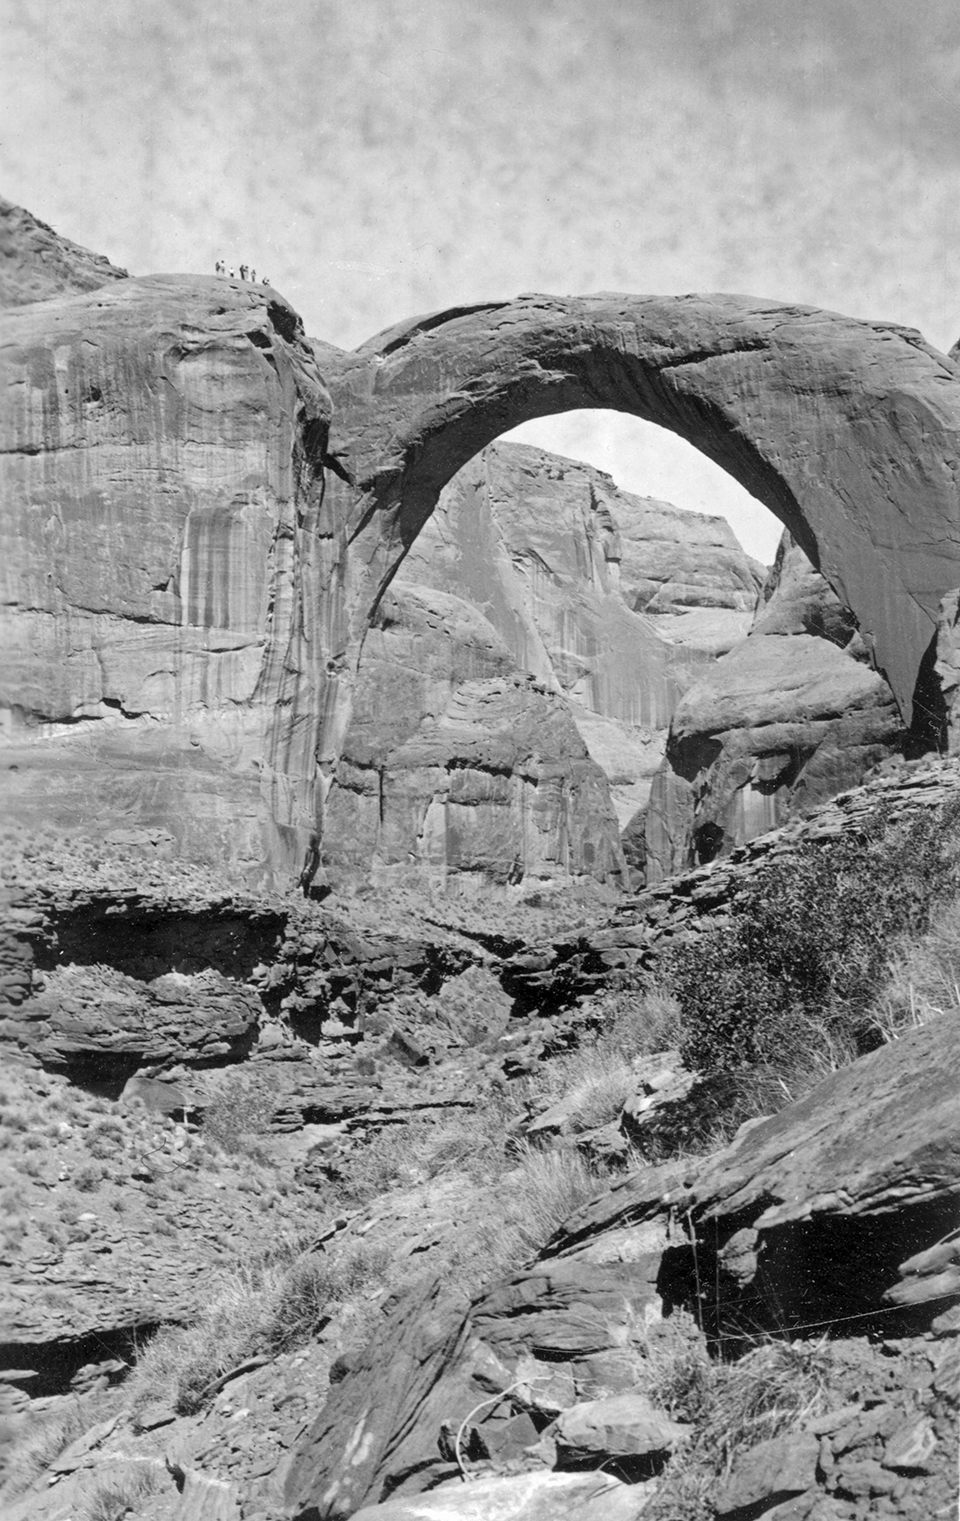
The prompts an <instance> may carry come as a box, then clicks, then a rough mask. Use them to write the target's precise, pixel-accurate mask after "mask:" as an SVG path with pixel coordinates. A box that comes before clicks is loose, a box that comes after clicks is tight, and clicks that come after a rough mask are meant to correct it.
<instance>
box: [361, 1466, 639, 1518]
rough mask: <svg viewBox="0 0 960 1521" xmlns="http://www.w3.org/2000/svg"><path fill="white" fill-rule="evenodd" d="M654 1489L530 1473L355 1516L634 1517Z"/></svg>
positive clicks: (389, 1503) (447, 1487)
mask: <svg viewBox="0 0 960 1521" xmlns="http://www.w3.org/2000/svg"><path fill="white" fill-rule="evenodd" d="M654 1491H655V1487H654V1486H653V1485H650V1484H642V1485H636V1484H623V1483H621V1481H620V1480H619V1479H615V1478H611V1477H610V1475H609V1474H596V1473H585V1474H570V1473H562V1474H561V1473H525V1474H516V1475H514V1476H511V1477H507V1478H483V1479H474V1480H472V1481H471V1482H470V1483H469V1484H463V1483H456V1484H442V1485H441V1486H440V1488H439V1489H433V1490H431V1491H430V1493H429V1494H426V1495H417V1496H415V1497H412V1498H405V1499H399V1500H386V1501H384V1503H383V1504H382V1505H371V1506H365V1507H364V1508H363V1510H360V1511H356V1512H355V1513H354V1517H353V1521H634V1517H635V1516H640V1515H642V1514H643V1511H644V1509H645V1508H646V1506H647V1504H648V1503H649V1502H650V1500H652V1498H653V1494H654Z"/></svg>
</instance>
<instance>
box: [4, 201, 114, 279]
mask: <svg viewBox="0 0 960 1521" xmlns="http://www.w3.org/2000/svg"><path fill="white" fill-rule="evenodd" d="M125 279H127V271H126V270H125V269H117V267H116V266H115V265H113V264H111V263H110V260H109V259H106V258H104V256H103V254H95V253H91V252H90V250H89V249H88V248H80V247H79V245H78V244H76V243H71V242H70V241H69V240H68V239H67V238H62V237H60V235H59V233H56V232H54V230H53V228H52V227H48V226H47V224H46V223H45V222H41V221H38V219H37V218H36V217H35V216H31V214H30V212H29V211H25V210H24V208H23V207H22V206H14V205H13V204H12V203H11V202H10V201H5V200H4V199H3V197H2V196H0V306H25V305H27V303H28V302H30V301H48V300H49V299H50V298H51V297H52V296H66V295H72V294H74V292H76V291H88V290H99V289H100V287H101V286H103V285H109V284H110V282H111V281H112V280H125Z"/></svg>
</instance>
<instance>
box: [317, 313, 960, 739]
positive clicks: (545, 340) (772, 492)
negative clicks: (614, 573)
mask: <svg viewBox="0 0 960 1521" xmlns="http://www.w3.org/2000/svg"><path fill="white" fill-rule="evenodd" d="M320 362H321V366H322V368H323V370H324V374H325V377H326V379H327V381H328V383H329V384H330V387H331V390H332V392H333V396H334V414H333V424H332V431H331V443H330V448H331V451H332V453H333V454H335V455H337V456H338V457H339V458H340V460H341V462H342V464H343V465H344V467H345V469H346V471H347V472H348V473H349V476H350V479H351V483H352V485H351V486H349V487H348V486H347V485H346V483H338V489H339V491H340V493H341V494H343V493H346V494H348V496H349V498H351V499H352V500H350V501H349V505H347V502H345V501H343V502H342V505H343V507H344V508H345V509H346V511H345V527H346V529H347V537H348V539H349V541H350V550H349V554H350V560H351V566H350V569H349V571H348V574H347V582H348V584H349V586H350V589H351V590H350V594H349V596H348V602H349V604H350V605H349V608H348V621H349V628H348V629H345V631H344V632H345V635H346V644H347V646H348V647H355V646H356V644H357V641H358V640H359V639H360V638H362V630H363V628H364V627H365V625H366V623H367V621H368V619H369V616H370V614H371V610H372V609H373V608H375V606H376V603H377V601H378V599H379V597H380V595H382V592H383V589H384V588H385V586H386V585H387V584H388V583H389V581H390V578H391V576H392V575H393V573H394V571H395V569H396V566H397V565H398V563H399V561H400V559H401V558H402V556H403V554H404V552H405V550H406V548H407V547H409V545H410V543H412V541H413V539H414V537H415V536H416V534H417V532H418V531H419V529H420V527H421V526H422V524H423V523H424V522H425V521H426V518H427V517H428V515H429V513H430V512H431V511H432V510H433V507H434V505H435V504H436V501H437V498H438V496H439V493H440V491H441V489H442V487H443V486H444V485H445V484H446V482H447V481H448V480H449V479H450V477H451V476H452V475H453V474H454V473H455V472H456V471H457V470H458V469H459V468H460V467H461V465H463V464H464V463H465V462H466V461H467V460H468V459H469V458H470V457H471V456H472V455H473V454H475V453H476V452H477V451H478V450H479V449H481V448H483V447H484V446H485V445H486V444H487V443H489V442H491V441H492V439H494V438H495V437H497V436H498V435H499V434H501V433H503V432H505V431H507V430H508V429H510V428H512V427H515V426H516V425H517V424H518V423H521V422H524V421H527V420H529V419H531V418H534V417H539V416H545V415H547V414H550V413H554V412H561V411H568V410H571V409H573V408H578V407H607V408H612V409H615V410H618V411H622V412H629V413H633V414H634V415H636V416H638V417H641V418H643V419H646V420H648V421H652V422H656V423H659V424H660V425H662V426H663V427H666V428H669V429H671V430H672V431H673V432H675V433H678V434H680V435H681V436H682V437H684V438H686V439H687V440H688V441H689V442H690V443H692V444H694V445H695V446H696V447H697V448H698V449H700V450H701V451H702V452H703V453H705V454H706V455H708V456H709V457H710V458H711V459H713V460H714V461H715V462H716V463H717V464H719V465H720V466H722V467H723V468H724V469H725V470H727V471H728V472H729V473H730V474H731V475H732V476H734V477H735V479H737V480H738V481H740V482H741V484H742V485H744V486H745V487H746V488H747V489H748V490H749V491H750V492H752V494H753V495H754V496H755V497H757V498H758V499H759V500H760V501H762V502H764V503H765V505H766V506H767V507H769V508H770V510H771V511H772V512H773V513H774V514H775V515H776V516H777V517H778V518H779V519H780V520H781V522H783V523H784V525H785V526H786V527H787V528H789V529H790V531H791V533H792V534H793V536H794V538H795V539H796V540H797V541H798V542H799V543H800V545H801V546H802V548H803V549H804V550H805V551H806V553H807V554H808V556H809V557H810V559H811V560H812V561H813V563H814V565H815V566H817V567H818V568H819V569H820V570H821V572H822V573H823V575H824V576H825V577H826V579H827V580H828V581H829V583H830V585H831V586H832V587H833V589H834V591H835V592H836V593H837V595H838V597H839V598H840V599H841V601H842V602H843V603H844V604H845V605H846V606H848V607H850V608H851V610H852V611H853V613H854V614H855V616H856V619H857V622H858V624H859V627H860V631H861V633H862V635H863V637H864V638H865V639H866V640H867V641H868V643H869V644H870V645H872V648H873V651H874V656H875V660H876V664H877V667H878V669H879V670H880V671H882V673H883V674H884V675H885V676H886V678H887V680H888V681H889V683H890V685H891V687H892V689H893V691H894V693H895V695H896V698H897V702H898V704H899V706H900V710H901V712H902V714H903V717H904V721H905V722H906V723H908V724H909V723H910V721H911V718H912V708H913V702H914V695H915V691H916V686H917V680H918V676H919V673H920V668H921V663H922V661H923V657H924V655H925V653H926V652H927V650H928V648H929V647H930V645H931V641H932V639H933V637H934V635H935V631H936V627H937V619H938V613H939V611H940V605H941V600H942V599H943V598H944V597H945V596H947V595H948V594H949V593H951V592H953V591H954V590H955V589H956V588H957V587H958V586H960V458H958V456H960V370H958V369H957V367H955V365H954V364H953V362H952V361H951V360H950V359H948V358H947V357H946V356H945V355H942V354H939V353H938V352H937V351H936V350H934V349H932V348H931V347H930V346H929V345H928V344H926V343H925V342H924V340H923V339H922V338H921V337H920V335H919V334H918V333H916V332H914V331H913V330H911V329H908V328H903V327H898V326H895V325H892V324H889V323H880V322H860V321H856V320H854V319H852V318H848V317H843V316H839V315H837V314H835V313H831V312H824V311H819V310H817V309H815V308H810V307H799V306H788V305H783V304H779V303H775V302H769V301H758V300H755V299H753V298H751V297H746V296H728V295H712V296H673V297H643V296H628V295H623V296H621V295H598V296H586V297H579V298H576V297H575V298H556V297H552V296H539V295H532V296H522V297H520V298H518V299H517V300H516V301H512V302H503V303H495V304H488V305H484V306H475V307H467V308H454V309H453V310H451V311H448V312H442V313H439V314H436V315H433V316H429V317H424V318H420V319H417V320H414V321H411V322H408V323H405V324H402V325H400V326H399V327H396V328H392V329H389V330H388V331H387V332H385V333H382V334H380V335H378V336H377V337H376V338H373V339H371V340H370V341H369V342H368V343H366V344H364V345H363V346H362V347H361V348H360V349H358V350H356V351H355V352H354V353H351V354H340V353H339V352H337V351H332V350H329V349H328V350H324V351H323V352H322V353H321V355H320ZM348 665H349V662H348ZM331 738H332V739H333V738H335V736H334V735H333V734H331Z"/></svg>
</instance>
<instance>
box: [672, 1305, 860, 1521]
mask: <svg viewBox="0 0 960 1521" xmlns="http://www.w3.org/2000/svg"><path fill="white" fill-rule="evenodd" d="M643 1351H644V1355H645V1362H646V1367H645V1372H644V1382H643V1392H644V1393H645V1394H646V1395H647V1396H648V1397H649V1398H650V1399H652V1400H653V1402H654V1403H655V1404H656V1405H658V1406H659V1407H660V1408H662V1409H664V1410H665V1411H666V1412H667V1413H668V1414H669V1415H670V1416H672V1417H673V1419H674V1420H677V1421H682V1422H685V1423H689V1425H690V1428H691V1430H690V1436H689V1438H688V1439H687V1441H686V1442H684V1443H683V1444H682V1446H681V1447H680V1448H679V1449H678V1450H677V1452H676V1453H675V1454H674V1456H673V1457H672V1458H671V1460H670V1462H669V1463H668V1465H667V1468H666V1470H665V1472H664V1474H663V1476H662V1478H661V1479H660V1480H659V1482H658V1487H657V1492H656V1494H655V1496H654V1498H653V1500H652V1501H651V1503H650V1505H649V1506H648V1508H647V1509H646V1510H645V1511H644V1515H645V1516H649V1517H650V1521H711V1518H712V1517H713V1516H714V1515H715V1510H714V1507H713V1505H712V1503H711V1502H712V1500H713V1498H714V1497H715V1495H716V1490H717V1486H718V1484H719V1483H720V1482H721V1481H722V1480H723V1479H724V1478H726V1476H727V1475H728V1474H729V1472H730V1468H731V1465H732V1463H733V1459H734V1457H735V1456H737V1455H738V1454H739V1453H742V1452H744V1451H746V1450H747V1449H749V1448H750V1447H754V1446H756V1445H757V1443H758V1442H764V1441H767V1440H768V1439H769V1438H771V1437H776V1436H780V1435H781V1434H782V1433H784V1432H787V1431H793V1430H799V1429H800V1428H801V1427H802V1425H803V1423H804V1421H806V1420H809V1419H810V1418H812V1417H814V1416H816V1415H820V1414H822V1413H823V1412H824V1411H825V1410H828V1409H830V1408H831V1406H832V1405H836V1404H841V1403H842V1402H843V1398H844V1396H843V1393H842V1389H841V1378H842V1373H843V1366H842V1362H841V1360H840V1359H839V1358H838V1355H837V1353H836V1351H835V1349H834V1347H833V1345H832V1344H831V1343H830V1342H829V1341H828V1340H827V1339H826V1338H821V1339H820V1340H817V1341H797V1342H789V1341H772V1340H764V1341H763V1342H761V1343H760V1344H759V1345H757V1346H756V1347H754V1348H752V1349H751V1350H750V1351H748V1352H747V1353H746V1355H745V1356H743V1357H742V1358H740V1360H739V1361H737V1362H724V1361H719V1360H714V1359H711V1358H710V1356H709V1355H708V1353H707V1350H706V1344H705V1342H704V1340H703V1338H702V1337H701V1336H700V1335H699V1333H698V1331H697V1329H696V1327H695V1325H694V1324H693V1322H692V1320H691V1319H689V1317H686V1316H683V1315H680V1316H677V1317H675V1318H674V1319H673V1320H671V1321H667V1322H665V1323H664V1324H663V1325H662V1326H660V1327H657V1329H656V1333H655V1334H654V1335H650V1336H649V1337H647V1338H646V1339H645V1343H644V1347H643Z"/></svg>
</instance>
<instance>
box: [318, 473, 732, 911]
mask: <svg viewBox="0 0 960 1521" xmlns="http://www.w3.org/2000/svg"><path fill="white" fill-rule="evenodd" d="M624 556H626V557H627V584H626V587H624V584H623V580H622V569H621V561H622V560H623V558H624ZM755 600H756V576H755V572H754V568H753V567H752V565H751V564H750V562H749V561H748V560H747V558H746V556H745V555H744V554H743V552H742V550H741V549H740V548H739V546H738V545H737V543H736V540H735V539H734V537H733V534H732V533H731V532H730V529H729V528H728V526H727V524H726V523H725V522H723V520H722V519H710V518H707V517H705V516H703V515H701V514H694V513H686V512H681V511H679V510H678V509H676V508H674V507H672V506H670V505H669V504H668V503H664V502H654V501H652V500H650V499H644V498H639V497H634V496H631V495H629V494H628V493H626V492H622V491H619V490H618V488H617V487H616V486H615V485H614V483H613V481H612V480H611V479H610V477H609V476H606V475H604V474H603V473H602V472H600V471H597V470H593V469H591V468H590V467H589V466H587V465H582V464H578V463H576V462H574V461H572V460H565V459H561V458H559V457H557V456H555V455H550V454H546V453H544V452H543V451H541V450H538V449H532V448H529V447H526V446H522V445H517V444H505V443H500V444H496V445H492V446H491V447H490V448H488V449H486V450H484V452H483V453H482V454H481V455H478V456H477V457H476V458H475V459H474V460H472V461H470V463H469V464H468V465H466V466H465V467H464V469H463V470H461V471H460V472H459V473H458V474H457V475H456V476H455V477H454V479H453V481H451V483H450V485H449V486H448V487H447V488H446V489H445V491H444V492H443V494H442V496H441V499H440V502H439V504H438V506H437V510H436V512H435V513H434V514H433V516H432V517H431V518H430V520H429V521H428V522H427V523H426V524H425V526H424V528H423V529H422V531H421V533H420V534H419V536H418V538H417V539H416V540H415V542H414V544H413V545H412V547H411V549H410V552H409V554H408V555H407V557H406V559H405V560H404V562H403V564H402V565H401V567H400V571H399V573H398V575H397V577H396V579H395V580H394V581H393V583H392V585H391V588H390V590H389V592H388V593H387V595H386V598H385V599H384V601H383V603H382V604H381V606H380V609H379V610H378V613H377V614H376V617H375V622H374V627H373V629H372V631H371V633H370V634H369V635H368V636H367V640H366V642H365V645H364V650H363V656H362V659H361V664H360V669H359V673H358V679H357V689H356V694H355V699H354V710H353V720H352V723H351V726H350V729H349V730H348V732H347V735H346V738H345V740H344V749H343V756H342V758H341V761H340V764H339V766H338V768H337V773H336V779H335V784H334V787H333V789H332V791H331V794H330V797H329V800H328V805H327V812H326V821H325V831H324V864H325V866H326V868H327V872H328V876H329V877H330V880H332V881H337V880H338V879H339V878H340V877H342V876H343V875H344V873H345V872H346V873H348V874H351V875H353V876H354V877H356V876H357V875H364V874H365V873H367V872H368V871H370V870H371V868H372V872H373V875H374V877H375V878H377V879H382V877H383V875H384V873H389V874H392V875H400V876H405V877H408V878H410V877H416V876H418V875H420V876H423V875H426V876H427V877H428V878H429V879H430V880H431V881H432V882H433V883H438V882H450V881H452V880H453V879H454V878H456V879H457V880H458V882H459V884H460V885H461V886H464V885H466V883H467V882H468V881H471V880H472V881H474V882H476V883H479V882H481V881H483V880H486V881H488V882H491V883H496V882H506V881H519V880H521V879H523V878H525V879H530V878H531V877H532V878H536V877H538V876H551V875H556V874H557V873H560V872H572V873H580V872H587V873H589V874H591V875H595V876H597V877H600V878H602V879H606V878H608V877H610V876H611V875H613V876H615V877H616V878H618V879H619V876H620V873H621V869H622V864H623V863H622V858H621V856H620V851H619V845H618V841H617V834H618V830H617V827H616V821H615V820H614V819H613V817H612V813H611V809H610V805H609V803H608V801H607V798H606V787H607V786H609V791H610V796H611V797H612V799H613V807H614V809H615V811H616V814H617V818H618V820H619V823H620V824H621V825H622V824H623V823H624V822H626V820H627V819H629V818H630V817H632V816H633V814H634V813H635V811H636V810H637V809H638V808H639V807H641V806H643V804H644V803H645V802H646V800H647V797H648V795H649V790H650V783H651V779H652V777H653V775H654V773H655V771H656V769H657V767H658V765H659V763H660V761H661V759H662V757H663V753H664V747H665V743H666V734H667V725H668V723H669V720H670V715H671V713H672V712H673V709H674V707H675V705H676V701H677V697H678V695H679V694H680V692H682V691H683V689H684V688H685V687H686V686H687V685H689V684H690V682H691V681H692V680H693V679H694V677H695V676H696V674H697V673H699V671H700V670H701V669H703V667H704V665H705V664H706V663H707V662H708V661H709V660H710V659H711V655H712V651H713V650H714V649H715V648H716V646H717V641H718V640H719V641H720V642H721V647H727V646H729V644H730V643H731V642H733V641H734V640H736V639H737V638H739V637H740V636H741V635H742V634H743V632H744V631H745V628H746V626H747V624H748V622H749V619H750V616H751V612H752V608H753V605H754V603H755ZM640 601H645V602H647V603H650V604H652V605H653V607H654V614H653V615H652V616H647V615H643V614H641V613H638V612H636V611H633V610H632V609H631V606H630V604H631V603H634V604H636V603H639V602H640ZM701 613H705V616H706V619H707V620H708V623H709V629H708V631H707V636H706V638H705V639H704V637H703V634H704V630H703V629H702V628H701V629H698V628H696V627H695V626H691V625H692V624H693V625H695V623H696V619H697V617H698V615H699V614H701ZM587 753H589V757H590V759H591V760H592V762H593V763H594V764H593V766H591V764H590V760H588V759H587ZM598 768H599V769H598Z"/></svg>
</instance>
